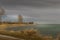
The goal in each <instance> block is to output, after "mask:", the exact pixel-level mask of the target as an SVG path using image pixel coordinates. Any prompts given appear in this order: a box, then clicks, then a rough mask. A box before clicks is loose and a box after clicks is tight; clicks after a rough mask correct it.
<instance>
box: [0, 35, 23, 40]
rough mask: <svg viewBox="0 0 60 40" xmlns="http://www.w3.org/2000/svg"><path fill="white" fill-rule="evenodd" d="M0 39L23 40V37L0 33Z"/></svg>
mask: <svg viewBox="0 0 60 40" xmlns="http://www.w3.org/2000/svg"><path fill="white" fill-rule="evenodd" d="M0 40H23V39H19V38H15V37H11V36H6V35H0Z"/></svg>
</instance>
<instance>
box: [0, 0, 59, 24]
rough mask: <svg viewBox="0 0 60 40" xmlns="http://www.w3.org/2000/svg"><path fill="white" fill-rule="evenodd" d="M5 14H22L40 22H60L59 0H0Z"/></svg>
mask: <svg viewBox="0 0 60 40" xmlns="http://www.w3.org/2000/svg"><path fill="white" fill-rule="evenodd" d="M0 6H1V7H3V8H4V9H5V14H6V15H19V14H20V15H24V16H27V17H28V16H29V17H33V18H36V19H37V21H39V22H41V23H49V24H50V23H51V24H60V0H0Z"/></svg>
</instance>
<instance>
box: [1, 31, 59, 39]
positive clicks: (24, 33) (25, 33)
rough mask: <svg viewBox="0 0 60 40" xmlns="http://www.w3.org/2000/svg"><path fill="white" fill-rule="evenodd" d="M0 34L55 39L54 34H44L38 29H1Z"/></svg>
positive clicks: (23, 37) (22, 37) (24, 37)
mask: <svg viewBox="0 0 60 40" xmlns="http://www.w3.org/2000/svg"><path fill="white" fill-rule="evenodd" d="M0 34H2V35H8V36H13V37H16V38H21V39H24V40H54V39H53V37H52V36H42V35H41V34H39V33H38V32H37V31H36V30H22V31H0ZM57 39H59V38H57ZM55 40H56V39H55Z"/></svg>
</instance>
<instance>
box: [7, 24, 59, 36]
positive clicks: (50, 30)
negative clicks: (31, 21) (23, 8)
mask: <svg viewBox="0 0 60 40" xmlns="http://www.w3.org/2000/svg"><path fill="white" fill-rule="evenodd" d="M32 28H34V29H37V30H38V31H39V32H40V33H41V34H45V35H53V36H55V35H57V34H58V33H60V24H40V25H36V26H25V27H11V28H6V30H15V31H18V30H25V29H32Z"/></svg>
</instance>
